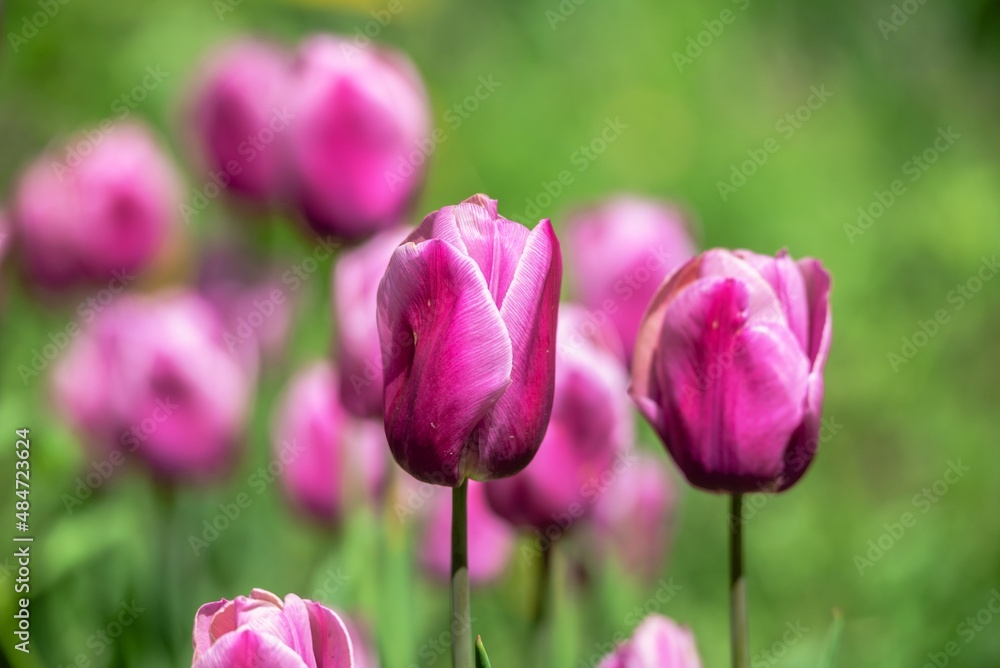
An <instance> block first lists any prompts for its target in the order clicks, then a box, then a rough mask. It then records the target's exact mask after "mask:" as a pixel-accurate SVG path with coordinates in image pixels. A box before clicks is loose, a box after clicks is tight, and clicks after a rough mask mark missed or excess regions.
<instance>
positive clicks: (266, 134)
mask: <svg viewBox="0 0 1000 668" xmlns="http://www.w3.org/2000/svg"><path fill="white" fill-rule="evenodd" d="M205 69H206V74H205V75H204V78H203V80H202V82H201V83H200V85H199V86H197V92H196V94H195V98H194V103H193V114H192V116H193V119H192V120H193V123H192V127H193V133H194V135H195V137H194V138H195V141H196V142H197V144H198V147H199V149H200V151H201V153H202V154H203V156H204V159H205V162H206V167H207V168H208V171H209V176H210V177H211V179H212V180H213V181H214V182H215V183H216V185H219V186H220V187H225V188H228V189H229V190H230V191H231V192H234V193H237V194H239V195H241V196H243V197H245V198H247V199H249V200H253V201H257V202H269V201H272V200H274V198H275V197H276V196H277V195H278V194H279V193H280V188H281V178H282V164H281V157H282V156H281V154H282V150H281V144H280V142H279V141H278V135H280V134H281V133H283V132H284V131H285V130H286V129H287V127H286V126H287V124H288V122H289V119H288V118H287V114H288V112H287V110H286V109H285V108H284V105H285V104H286V103H287V102H286V100H287V95H286V93H287V85H288V78H289V74H290V58H289V57H288V56H287V55H286V54H285V53H284V52H283V51H282V49H281V48H280V47H278V46H275V45H272V44H269V43H267V42H263V41H257V40H247V39H245V40H240V41H237V42H234V43H231V44H229V45H227V46H225V47H224V48H223V49H220V50H218V51H216V52H213V53H211V54H210V55H209V56H208V57H207V58H206V59H205Z"/></svg>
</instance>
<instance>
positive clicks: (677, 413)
mask: <svg viewBox="0 0 1000 668" xmlns="http://www.w3.org/2000/svg"><path fill="white" fill-rule="evenodd" d="M757 298H758V299H759V300H760V299H762V298H761V297H760V296H758V297H757ZM753 299H754V294H753V290H752V288H751V287H748V286H747V285H746V284H745V283H743V281H741V280H737V279H735V278H720V277H712V278H707V279H701V280H699V281H696V282H695V283H693V284H692V285H690V286H688V287H687V288H685V289H684V290H683V291H682V292H680V293H679V294H678V295H677V296H676V297H675V299H674V300H673V303H672V304H671V306H670V308H669V309H668V310H667V311H666V313H665V317H664V323H663V329H662V331H661V341H660V347H661V350H660V351H659V353H658V354H659V355H661V356H662V357H661V358H660V359H659V360H658V362H656V363H655V367H656V383H657V385H658V388H656V389H658V390H659V392H660V393H663V394H666V395H667V396H669V400H668V401H657V402H656V403H658V404H660V405H665V406H668V407H669V408H668V410H669V411H670V412H671V414H670V415H668V416H666V419H665V420H664V421H663V422H664V426H665V427H666V428H665V430H664V432H661V433H662V435H663V437H664V441H665V442H666V444H667V447H668V449H669V450H670V453H671V454H672V455H673V457H674V458H675V460H676V461H677V463H678V465H679V467H680V468H681V470H682V471H684V472H685V474H686V475H687V477H688V479H689V480H690V482H691V483H692V484H694V485H695V486H698V487H703V488H705V489H726V490H728V491H733V490H737V491H754V490H755V487H754V482H755V481H759V480H761V479H773V478H775V477H776V476H777V475H778V474H779V473H780V472H781V466H782V459H783V457H784V453H785V448H786V446H787V444H788V442H789V438H790V437H791V435H792V433H793V432H794V431H795V429H796V428H797V427H798V426H799V424H800V423H801V421H802V417H803V411H804V403H805V396H806V381H807V373H808V361H807V360H806V357H805V355H804V354H803V352H802V350H801V348H800V347H799V345H798V342H797V341H796V340H795V338H794V336H793V335H792V333H791V331H790V330H789V329H788V327H787V326H786V325H785V324H784V322H774V321H773V320H771V319H770V314H771V313H773V310H771V308H770V307H773V306H777V308H778V309H780V305H777V304H776V303H775V304H773V305H768V304H767V303H764V302H763V301H761V302H759V303H758V304H757V305H756V313H755V312H754V311H753V310H751V309H753V305H752V300H753ZM771 299H772V301H775V302H776V299H775V297H774V295H773V293H771ZM782 320H784V318H782ZM685 444H686V445H685Z"/></svg>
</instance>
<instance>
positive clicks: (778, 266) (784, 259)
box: [735, 250, 810, 351]
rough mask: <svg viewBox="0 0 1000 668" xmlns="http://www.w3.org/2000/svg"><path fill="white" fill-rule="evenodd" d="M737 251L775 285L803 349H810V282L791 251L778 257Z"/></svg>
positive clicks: (772, 286) (783, 252)
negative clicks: (807, 296) (808, 289)
mask: <svg viewBox="0 0 1000 668" xmlns="http://www.w3.org/2000/svg"><path fill="white" fill-rule="evenodd" d="M735 254H736V255H737V256H738V257H740V258H742V259H743V260H744V261H746V262H747V263H749V264H750V265H751V266H752V267H753V268H754V269H756V270H757V271H758V272H759V273H760V275H761V276H762V277H763V278H764V280H765V281H767V282H768V283H769V284H770V285H771V288H772V289H773V290H774V293H775V294H776V295H777V296H778V301H779V302H780V303H781V307H782V309H783V311H784V313H785V317H786V319H787V320H788V326H789V327H790V328H791V330H792V332H793V333H794V334H795V338H796V339H798V341H799V344H800V345H801V346H802V350H804V351H808V349H809V340H808V339H809V320H810V314H809V309H808V306H807V304H808V301H807V298H806V284H805V280H804V278H803V275H802V271H801V269H800V267H799V266H798V265H797V264H796V263H795V262H794V261H793V260H792V259H791V258H790V257H789V256H788V251H785V250H781V251H779V252H778V254H777V256H775V257H770V256H768V255H760V254H758V253H751V252H750V251H737V252H736V253H735Z"/></svg>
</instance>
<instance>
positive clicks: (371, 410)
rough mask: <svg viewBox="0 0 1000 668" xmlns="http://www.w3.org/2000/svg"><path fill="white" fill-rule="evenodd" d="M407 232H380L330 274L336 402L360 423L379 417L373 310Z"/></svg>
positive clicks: (378, 352)
mask: <svg viewBox="0 0 1000 668" xmlns="http://www.w3.org/2000/svg"><path fill="white" fill-rule="evenodd" d="M410 231H411V230H404V229H393V230H390V231H388V232H383V233H381V234H379V235H377V236H375V237H374V238H372V239H371V240H369V241H367V242H365V243H364V244H362V245H361V246H358V247H357V248H354V249H351V250H347V251H345V252H344V253H343V254H341V256H340V257H339V258H338V260H337V264H336V266H335V267H334V269H333V291H332V293H333V296H334V299H333V313H334V322H335V326H336V328H337V359H338V362H339V364H340V370H341V376H340V396H341V400H342V401H343V402H344V407H345V408H347V410H349V411H351V412H352V413H354V414H355V415H357V416H359V417H381V416H382V349H381V347H380V346H379V340H378V323H377V322H376V319H375V310H376V308H377V306H378V286H379V283H380V282H381V281H382V276H384V275H385V269H386V267H387V266H388V264H389V258H391V257H392V254H393V251H395V250H396V247H397V246H399V244H400V243H401V242H402V241H403V239H405V238H406V236H407V234H408V233H409V232H410Z"/></svg>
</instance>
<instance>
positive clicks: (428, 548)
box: [420, 481, 515, 584]
mask: <svg viewBox="0 0 1000 668" xmlns="http://www.w3.org/2000/svg"><path fill="white" fill-rule="evenodd" d="M484 487H486V485H484V484H483V483H479V482H475V481H471V482H470V483H469V491H468V501H467V503H468V507H467V511H468V527H469V529H468V532H469V533H468V541H469V580H470V582H472V583H474V584H486V583H488V582H490V581H492V580H495V579H497V578H498V577H500V576H501V575H502V574H503V572H504V570H505V569H506V568H507V564H508V563H509V562H510V554H511V550H513V548H514V540H515V537H514V532H513V531H512V530H511V528H510V527H509V526H507V524H506V523H505V522H504V521H503V520H501V519H500V518H499V517H497V516H496V515H495V514H494V513H493V511H492V510H491V509H490V507H489V504H487V503H486V496H485V492H484ZM435 489H436V490H437V491H435V493H434V495H433V497H432V498H431V504H432V505H431V508H430V513H429V517H428V518H427V522H426V525H425V526H424V528H423V529H424V530H423V539H422V544H421V548H420V552H421V561H422V563H423V566H424V569H425V570H426V571H427V573H428V574H430V575H431V577H433V578H435V579H436V580H439V581H441V582H448V581H449V579H450V576H451V494H450V493H449V492H446V491H445V490H442V489H439V488H435Z"/></svg>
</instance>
